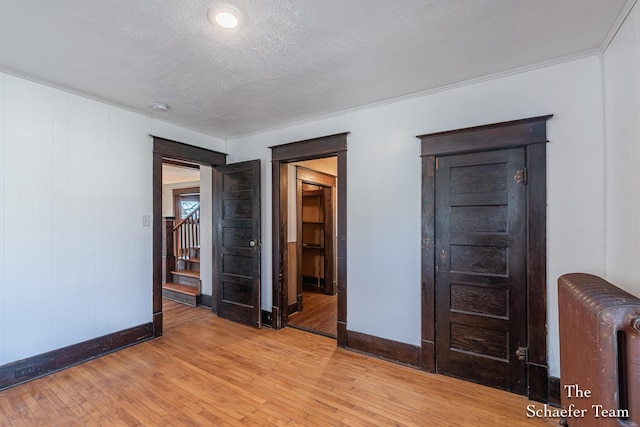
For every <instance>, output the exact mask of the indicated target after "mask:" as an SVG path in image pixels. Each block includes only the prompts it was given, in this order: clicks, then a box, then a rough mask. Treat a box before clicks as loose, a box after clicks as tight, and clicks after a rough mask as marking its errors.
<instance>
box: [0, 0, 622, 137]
mask: <svg viewBox="0 0 640 427" xmlns="http://www.w3.org/2000/svg"><path fill="white" fill-rule="evenodd" d="M630 2H631V0H529V1H522V0H518V1H515V0H349V1H345V0H230V1H229V2H227V3H229V4H233V5H234V6H236V7H237V8H239V9H240V10H242V11H243V12H244V15H245V25H244V26H243V27H242V28H241V29H239V30H233V31H224V30H221V29H218V28H215V27H213V26H212V25H211V24H209V22H208V21H207V18H206V14H207V9H208V8H209V6H210V5H212V4H214V3H220V2H219V1H218V2H215V1H211V0H209V1H202V0H134V1H132V0H109V1H98V0H91V1H89V0H57V1H47V0H19V1H17V0H0V69H3V70H5V71H8V72H11V73H14V74H18V75H22V76H27V77H30V78H33V79H36V80H39V81H43V82H47V83H50V84H53V85H55V86H58V87H61V88H65V89H68V90H71V91H73V92H76V93H81V94H86V95H89V96H91V97H93V98H97V99H101V100H105V101H108V102H110V103H113V104H116V105H120V106H124V107H126V108H129V109H132V110H135V111H141V112H144V113H145V114H148V115H153V114H154V113H153V112H152V111H151V110H150V108H149V106H150V104H151V103H152V102H165V103H168V104H169V105H170V106H171V108H170V110H169V111H168V112H166V113H163V114H162V115H159V116H158V117H161V118H163V119H165V120H167V121H171V122H174V123H177V124H181V125H183V126H186V127H189V128H191V129H194V130H198V131H201V132H204V133H207V134H209V135H213V136H217V137H220V138H226V137H230V136H236V135H240V134H244V133H248V132H254V131H258V130H263V129H267V128H270V127H275V126H280V125H283V124H287V123H292V122H296V121H300V120H305V119H308V118H312V117H318V116H322V115H326V114H331V113H335V112H338V111H342V110H347V109H351V108H356V107H360V106H364V105H367V104H371V103H376V102H381V101H385V100H388V99H393V98H397V97H401V96H405V95H409V94H412V93H416V92H422V91H426V90H433V89H437V88H440V87H444V86H448V85H453V84H456V83H460V82H464V81H467V80H471V79H477V78H482V77H484V76H488V75H492V74H495V73H501V72H505V71H508V70H512V69H518V68H522V67H527V66H531V65H533V64H537V63H541V62H547V61H554V60H558V59H559V58H565V57H568V56H572V55H577V54H583V53H587V52H595V51H597V50H599V49H601V48H602V47H603V44H604V43H605V42H606V40H607V37H608V35H609V34H610V33H611V31H612V29H613V27H614V25H615V23H616V22H617V20H618V19H619V18H620V17H621V14H622V13H623V12H624V10H626V9H628V7H629V4H630Z"/></svg>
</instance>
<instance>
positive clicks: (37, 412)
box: [0, 302, 558, 427]
mask: <svg viewBox="0 0 640 427" xmlns="http://www.w3.org/2000/svg"><path fill="white" fill-rule="evenodd" d="M164 312H165V313H166V314H167V316H166V317H167V320H166V331H165V336H164V337H163V338H162V339H158V340H152V341H147V342H145V343H142V344H140V345H136V346H133V347H130V348H127V349H125V350H123V351H119V352H116V353H112V354H109V355H106V356H104V357H100V358H97V359H94V360H91V361H89V362H87V363H84V364H81V365H78V366H74V367H71V368H69V369H66V370H64V371H61V372H56V373H54V374H52V375H49V376H48V377H47V378H42V379H38V380H34V381H31V382H29V383H27V384H23V385H19V386H17V387H13V388H11V389H8V390H5V391H3V392H2V396H1V398H0V425H13V426H32V425H37V426H41V427H48V426H96V425H108V426H111V425H115V426H127V425H142V426H195V425H200V426H205V425H219V426H225V425H234V426H235V425H238V426H239V425H254V426H279V425H298V426H341V425H344V426H383V425H384V426H392V425H398V426H418V425H420V426H475V427H489V426H491V427H507V426H508V427H512V426H540V425H548V426H553V425H557V422H558V420H557V419H548V420H544V419H538V418H534V419H530V418H527V417H526V411H525V408H526V406H527V405H528V404H530V403H531V402H528V401H527V400H526V399H525V398H523V397H522V396H518V395H514V394H511V393H506V392H503V391H500V390H495V389H491V388H488V387H483V386H479V385H476V384H470V383H468V382H465V381H460V380H457V379H454V378H449V377H445V376H442V375H431V374H428V373H425V372H421V371H419V370H415V369H411V368H409V367H407V366H402V365H400V364H394V363H389V362H386V361H383V360H378V359H375V358H371V357H368V356H366V355H363V354H360V353H357V352H351V351H343V350H342V349H336V347H335V341H334V340H331V339H328V338H325V337H322V336H319V335H315V334H309V333H305V332H302V331H298V330H295V329H292V328H286V329H283V330H281V331H274V330H272V329H269V328H262V329H253V328H247V327H244V326H242V325H237V324H234V323H232V322H228V321H225V320H223V319H219V318H218V317H216V316H215V315H213V314H212V313H211V312H210V311H209V310H206V309H204V308H195V309H194V308H189V307H185V306H182V305H180V304H176V303H171V302H167V303H166V304H165V307H164Z"/></svg>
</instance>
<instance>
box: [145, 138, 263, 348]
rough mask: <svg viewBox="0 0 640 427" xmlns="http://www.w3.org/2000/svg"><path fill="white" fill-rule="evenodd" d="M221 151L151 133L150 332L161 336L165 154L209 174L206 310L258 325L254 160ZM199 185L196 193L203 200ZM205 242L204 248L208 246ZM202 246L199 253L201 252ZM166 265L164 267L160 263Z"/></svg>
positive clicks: (257, 209)
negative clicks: (236, 159) (232, 158)
mask: <svg viewBox="0 0 640 427" xmlns="http://www.w3.org/2000/svg"><path fill="white" fill-rule="evenodd" d="M226 156H227V155H226V154H223V153H219V152H215V151H211V150H207V149H203V148H199V147H195V146H191V145H187V144H183V143H179V142H175V141H171V140H167V139H164V138H160V137H153V167H152V169H153V183H152V185H153V187H152V188H153V220H152V228H153V291H152V293H153V304H152V305H153V336H154V337H159V336H161V335H162V319H163V311H162V276H163V257H162V239H163V217H162V177H163V173H162V165H163V163H164V162H165V161H166V160H167V159H172V161H177V162H185V163H191V164H197V165H200V166H201V172H202V171H204V170H208V171H209V177H208V178H206V179H204V180H201V183H202V182H203V181H206V182H207V183H208V184H210V185H209V189H208V190H207V196H210V199H211V200H212V209H211V212H212V218H213V219H212V221H211V223H212V227H211V228H212V230H211V232H210V233H208V234H210V235H211V237H212V243H211V244H210V245H207V246H208V247H207V249H210V255H206V256H207V257H208V258H210V259H212V271H213V272H214V273H215V274H212V278H211V301H212V304H211V310H212V311H213V312H214V313H216V314H218V316H219V317H222V318H226V319H230V320H233V321H236V322H240V323H245V324H249V325H251V326H254V327H260V325H261V323H260V257H261V244H260V161H259V160H253V161H248V162H241V163H235V164H230V165H227V164H226ZM203 187H204V186H201V196H202V199H204V196H205V195H204V194H203V192H204V188H203ZM209 246H210V247H209ZM204 249H205V248H202V252H201V254H200V256H201V257H204V256H205V255H204ZM165 270H166V268H165Z"/></svg>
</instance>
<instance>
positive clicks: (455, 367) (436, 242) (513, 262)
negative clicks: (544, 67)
mask: <svg viewBox="0 0 640 427" xmlns="http://www.w3.org/2000/svg"><path fill="white" fill-rule="evenodd" d="M551 117H552V116H542V117H534V118H530V119H523V120H516V121H511V122H503V123H497V124H492V125H486V126H478V127H474V128H466V129H460V130H454V131H447V132H439V133H434V134H427V135H421V136H419V137H418V138H420V139H421V142H422V147H421V154H422V340H421V352H422V354H421V363H422V369H424V370H426V371H430V372H438V373H442V374H445V375H451V376H455V377H458V378H462V379H466V380H469V381H473V382H477V383H481V384H485V385H488V386H491V387H495V388H500V389H505V390H508V391H511V392H514V393H518V394H523V395H526V396H529V398H530V399H533V400H540V401H545V402H546V401H547V395H548V389H549V379H548V372H547V341H546V338H547V331H546V142H547V137H546V122H547V120H548V119H549V118H551Z"/></svg>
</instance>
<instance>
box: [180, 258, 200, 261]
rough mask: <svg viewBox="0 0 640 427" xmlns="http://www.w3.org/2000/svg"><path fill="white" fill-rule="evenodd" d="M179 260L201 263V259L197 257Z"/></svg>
mask: <svg viewBox="0 0 640 427" xmlns="http://www.w3.org/2000/svg"><path fill="white" fill-rule="evenodd" d="M178 260H180V261H189V262H200V258H197V257H183V258H178Z"/></svg>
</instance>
